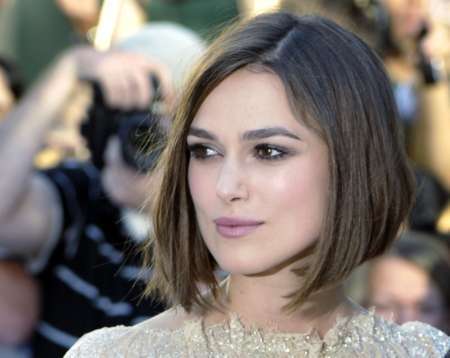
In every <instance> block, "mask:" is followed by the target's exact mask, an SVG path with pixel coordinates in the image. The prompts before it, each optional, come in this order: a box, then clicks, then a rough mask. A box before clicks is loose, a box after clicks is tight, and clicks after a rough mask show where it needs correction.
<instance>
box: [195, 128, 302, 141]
mask: <svg viewBox="0 0 450 358" xmlns="http://www.w3.org/2000/svg"><path fill="white" fill-rule="evenodd" d="M188 135H192V136H195V137H199V138H203V139H207V140H212V141H216V140H217V137H216V136H215V135H214V134H212V133H210V132H208V131H207V130H205V129H201V128H198V127H194V126H192V127H191V128H190V129H189V133H188ZM274 136H283V137H288V138H292V139H296V140H300V141H301V139H300V137H298V136H297V135H295V134H294V133H292V132H290V131H288V130H287V129H286V128H283V127H267V128H260V129H254V130H250V131H247V132H245V133H244V134H243V135H242V139H243V140H257V139H265V138H269V137H274Z"/></svg>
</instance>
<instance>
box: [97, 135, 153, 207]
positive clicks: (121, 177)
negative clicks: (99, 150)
mask: <svg viewBox="0 0 450 358" xmlns="http://www.w3.org/2000/svg"><path fill="white" fill-rule="evenodd" d="M156 178H157V175H156V174H155V173H149V174H146V173H139V172H137V171H135V170H134V169H133V168H131V167H130V166H128V165H127V164H126V163H125V162H124V160H123V158H122V152H121V144H120V141H119V139H118V138H117V137H112V138H110V139H109V142H108V144H107V146H106V150H105V166H104V168H103V170H102V183H103V187H104V188H105V191H106V193H107V194H108V196H109V198H110V199H111V200H112V201H113V202H114V203H116V204H117V205H119V206H123V207H127V208H131V209H138V210H139V209H141V208H142V207H143V206H144V205H147V204H148V205H150V204H151V203H152V197H153V196H154V195H153V191H154V189H155V187H157V185H156V181H157V180H156Z"/></svg>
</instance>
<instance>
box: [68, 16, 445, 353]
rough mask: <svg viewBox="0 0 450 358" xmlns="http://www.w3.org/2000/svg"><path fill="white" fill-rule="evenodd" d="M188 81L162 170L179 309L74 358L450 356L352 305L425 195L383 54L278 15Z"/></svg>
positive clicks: (330, 28) (418, 328) (161, 253)
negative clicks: (354, 288) (350, 279)
mask: <svg viewBox="0 0 450 358" xmlns="http://www.w3.org/2000/svg"><path fill="white" fill-rule="evenodd" d="M188 83H189V84H190V87H189V88H188V89H187V91H186V93H185V94H184V97H183V101H182V103H181V105H180V107H179V111H178V114H177V116H176V119H175V123H174V125H173V129H172V130H173V132H172V134H171V136H170V139H169V141H168V143H167V146H166V150H165V152H164V154H163V156H162V160H161V170H162V172H163V181H162V188H161V193H160V196H159V199H158V203H157V208H156V213H155V234H156V240H155V242H154V250H155V256H154V257H153V259H152V263H151V264H152V266H153V269H154V275H153V279H152V282H151V283H150V285H149V292H151V291H154V290H157V291H159V292H160V293H161V294H162V295H163V296H164V297H166V298H167V299H168V300H169V302H171V303H172V305H173V308H172V309H170V310H169V311H166V312H165V313H163V314H161V315H159V316H156V317H154V318H153V319H151V320H148V321H146V322H143V323H142V324H140V325H137V326H135V327H131V328H125V327H116V328H110V329H104V330H100V331H96V332H94V333H92V334H89V335H87V336H86V337H85V338H83V339H81V340H80V341H79V343H77V344H76V345H75V346H74V347H73V348H72V349H71V351H70V352H69V353H68V354H67V357H106V356H108V357H109V356H126V357H142V356H144V357H175V356H178V357H184V356H191V357H223V356H228V357H237V356H241V357H249V356H250V357H254V356H258V357H261V356H264V357H283V356H310V357H311V356H312V357H318V356H327V355H328V356H332V357H349V356H358V357H361V356H362V357H364V356H393V354H396V356H398V355H399V354H401V355H403V356H420V357H424V356H426V357H440V356H443V355H444V354H445V352H446V351H447V350H448V349H449V348H450V340H449V338H448V337H446V336H445V335H444V334H443V333H441V332H439V331H437V330H436V329H434V328H432V327H430V326H427V325H424V324H420V323H413V324H409V325H405V326H401V327H400V326H397V325H395V324H394V323H390V322H387V321H384V320H382V319H380V318H376V317H375V316H374V315H373V313H371V312H366V311H364V310H363V309H361V308H360V307H358V306H356V305H355V304H353V303H352V302H350V301H349V300H348V299H347V298H346V297H345V295H344V294H343V293H342V281H343V280H344V278H346V277H347V276H348V274H349V273H350V272H352V270H353V269H354V268H355V267H356V266H357V265H359V264H360V263H362V262H364V261H365V260H367V259H369V258H372V257H374V256H377V255H379V254H380V253H382V252H383V251H384V250H385V248H386V247H387V246H388V244H389V243H390V242H391V241H392V240H393V239H394V237H395V236H396V234H397V232H398V230H399V226H400V225H401V223H402V221H403V219H404V218H405V216H406V215H407V212H408V209H409V207H410V205H411V200H412V194H413V189H412V188H413V180H412V176H411V173H410V169H409V167H408V165H407V162H406V159H405V156H404V152H403V149H402V146H401V143H400V139H399V138H398V131H397V127H396V122H395V121H396V112H395V109H394V108H395V104H394V101H393V98H392V95H391V91H390V86H389V81H388V79H387V77H386V75H385V73H384V70H383V67H382V65H381V63H380V61H379V60H378V58H377V57H376V56H374V55H373V53H372V52H371V50H370V49H369V48H368V47H367V46H366V45H365V44H364V43H363V42H362V41H361V40H359V39H358V38H357V37H355V36H354V35H352V34H350V33H349V32H347V31H345V30H343V29H342V28H340V27H339V26H337V25H336V24H334V23H332V22H330V21H328V20H325V19H322V18H317V17H296V16H294V15H291V14H288V13H274V14H269V15H263V16H259V17H256V18H255V19H253V20H250V21H249V22H247V23H244V24H240V25H238V26H237V27H235V28H234V29H232V30H230V31H229V32H227V33H226V34H224V35H223V36H222V37H221V38H220V39H219V40H218V41H217V42H216V43H215V44H213V45H212V46H211V48H210V49H209V51H208V52H207V54H206V55H205V57H204V59H203V61H202V62H201V64H200V65H199V66H198V67H197V69H196V71H195V72H194V74H193V77H192V79H191V80H190V81H189V82H188ZM217 267H220V268H221V269H223V270H225V271H227V272H229V273H230V276H229V277H228V279H227V280H226V281H225V282H222V283H219V282H217V280H216V278H215V275H214V273H215V269H216V268H217ZM205 286H206V288H207V289H204V288H205ZM394 352H395V353H394Z"/></svg>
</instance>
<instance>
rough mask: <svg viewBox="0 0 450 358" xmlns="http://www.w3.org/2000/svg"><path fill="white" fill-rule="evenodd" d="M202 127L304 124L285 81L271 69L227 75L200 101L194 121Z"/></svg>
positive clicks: (242, 70) (247, 70)
mask: <svg viewBox="0 0 450 358" xmlns="http://www.w3.org/2000/svg"><path fill="white" fill-rule="evenodd" d="M192 124H193V125H194V126H199V127H215V126H226V127H229V128H231V127H233V128H242V129H249V128H251V127H261V126H273V125H283V126H286V127H289V128H292V129H293V128H296V127H297V128H298V127H299V126H303V125H302V124H301V123H300V121H299V118H297V116H296V115H295V114H294V113H293V111H292V109H291V106H290V104H289V101H288V97H287V95H286V91H285V88H284V85H283V83H282V82H281V80H280V79H279V77H278V76H277V75H275V74H274V73H272V72H269V71H254V70H251V69H248V68H244V69H240V70H238V71H236V72H234V73H232V74H231V75H230V76H228V77H227V78H225V79H224V80H223V81H222V82H221V83H219V85H218V86H217V87H216V88H215V89H214V90H213V91H211V93H210V94H209V95H208V96H207V97H206V99H205V100H204V101H203V103H202V104H201V106H200V108H199V110H198V112H197V114H196V116H195V118H194V120H193V123H192Z"/></svg>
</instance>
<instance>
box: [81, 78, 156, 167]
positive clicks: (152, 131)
mask: <svg viewBox="0 0 450 358" xmlns="http://www.w3.org/2000/svg"><path fill="white" fill-rule="evenodd" d="M149 81H150V83H151V86H152V87H153V93H154V94H155V95H154V96H153V100H152V103H151V104H150V107H149V109H148V110H127V111H123V110H118V109H115V108H111V107H109V106H108V105H107V104H106V102H105V101H104V97H103V94H102V91H101V88H100V86H99V84H98V83H95V82H93V83H92V87H93V103H92V106H91V108H90V109H89V111H88V115H87V120H86V121H85V122H84V123H83V125H82V127H81V134H82V135H83V137H84V138H85V139H86V141H87V145H88V148H89V150H90V153H91V162H92V163H93V164H94V165H95V166H96V167H97V168H99V169H102V168H103V166H104V159H103V157H104V152H105V149H106V145H107V143H108V140H109V139H110V137H112V136H114V135H117V136H118V138H119V141H120V144H121V154H122V158H123V160H124V162H125V163H126V165H128V166H129V167H131V168H132V169H134V170H135V171H137V172H140V173H146V172H149V171H151V170H152V169H153V167H154V166H155V164H156V162H157V160H158V158H159V155H160V154H161V151H162V147H163V145H164V142H165V132H164V130H163V128H162V126H161V120H162V115H161V114H160V113H159V111H158V104H160V103H161V99H162V98H161V95H160V92H161V91H160V86H159V81H158V79H157V78H156V76H154V75H151V76H150V78H149Z"/></svg>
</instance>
